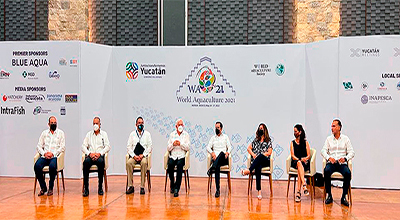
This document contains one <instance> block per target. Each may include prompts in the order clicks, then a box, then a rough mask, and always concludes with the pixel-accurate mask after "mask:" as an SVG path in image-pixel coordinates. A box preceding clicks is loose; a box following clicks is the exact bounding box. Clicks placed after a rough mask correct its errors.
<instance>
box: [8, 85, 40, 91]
mask: <svg viewBox="0 0 400 220" xmlns="http://www.w3.org/2000/svg"><path fill="white" fill-rule="evenodd" d="M14 91H16V92H46V86H15V87H14Z"/></svg>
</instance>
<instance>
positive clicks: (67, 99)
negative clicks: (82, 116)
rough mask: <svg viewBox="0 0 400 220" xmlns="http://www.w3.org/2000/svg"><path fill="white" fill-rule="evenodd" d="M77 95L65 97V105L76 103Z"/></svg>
mask: <svg viewBox="0 0 400 220" xmlns="http://www.w3.org/2000/svg"><path fill="white" fill-rule="evenodd" d="M77 102H78V95H76V94H67V95H65V103H77Z"/></svg>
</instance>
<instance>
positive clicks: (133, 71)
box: [125, 62, 166, 82]
mask: <svg viewBox="0 0 400 220" xmlns="http://www.w3.org/2000/svg"><path fill="white" fill-rule="evenodd" d="M139 70H140V73H141V75H142V76H143V78H150V79H160V78H163V76H164V75H165V74H166V68H165V64H158V63H145V64H140V67H139V64H138V63H136V62H128V63H126V66H125V75H126V82H128V81H133V80H135V79H137V78H138V76H139Z"/></svg>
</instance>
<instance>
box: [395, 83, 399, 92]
mask: <svg viewBox="0 0 400 220" xmlns="http://www.w3.org/2000/svg"><path fill="white" fill-rule="evenodd" d="M396 88H397V90H398V91H400V82H398V83H397V85H396Z"/></svg>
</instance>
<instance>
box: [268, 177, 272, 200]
mask: <svg viewBox="0 0 400 220" xmlns="http://www.w3.org/2000/svg"><path fill="white" fill-rule="evenodd" d="M268 179H269V191H270V192H271V197H272V195H273V194H272V175H271V174H269V175H268Z"/></svg>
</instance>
